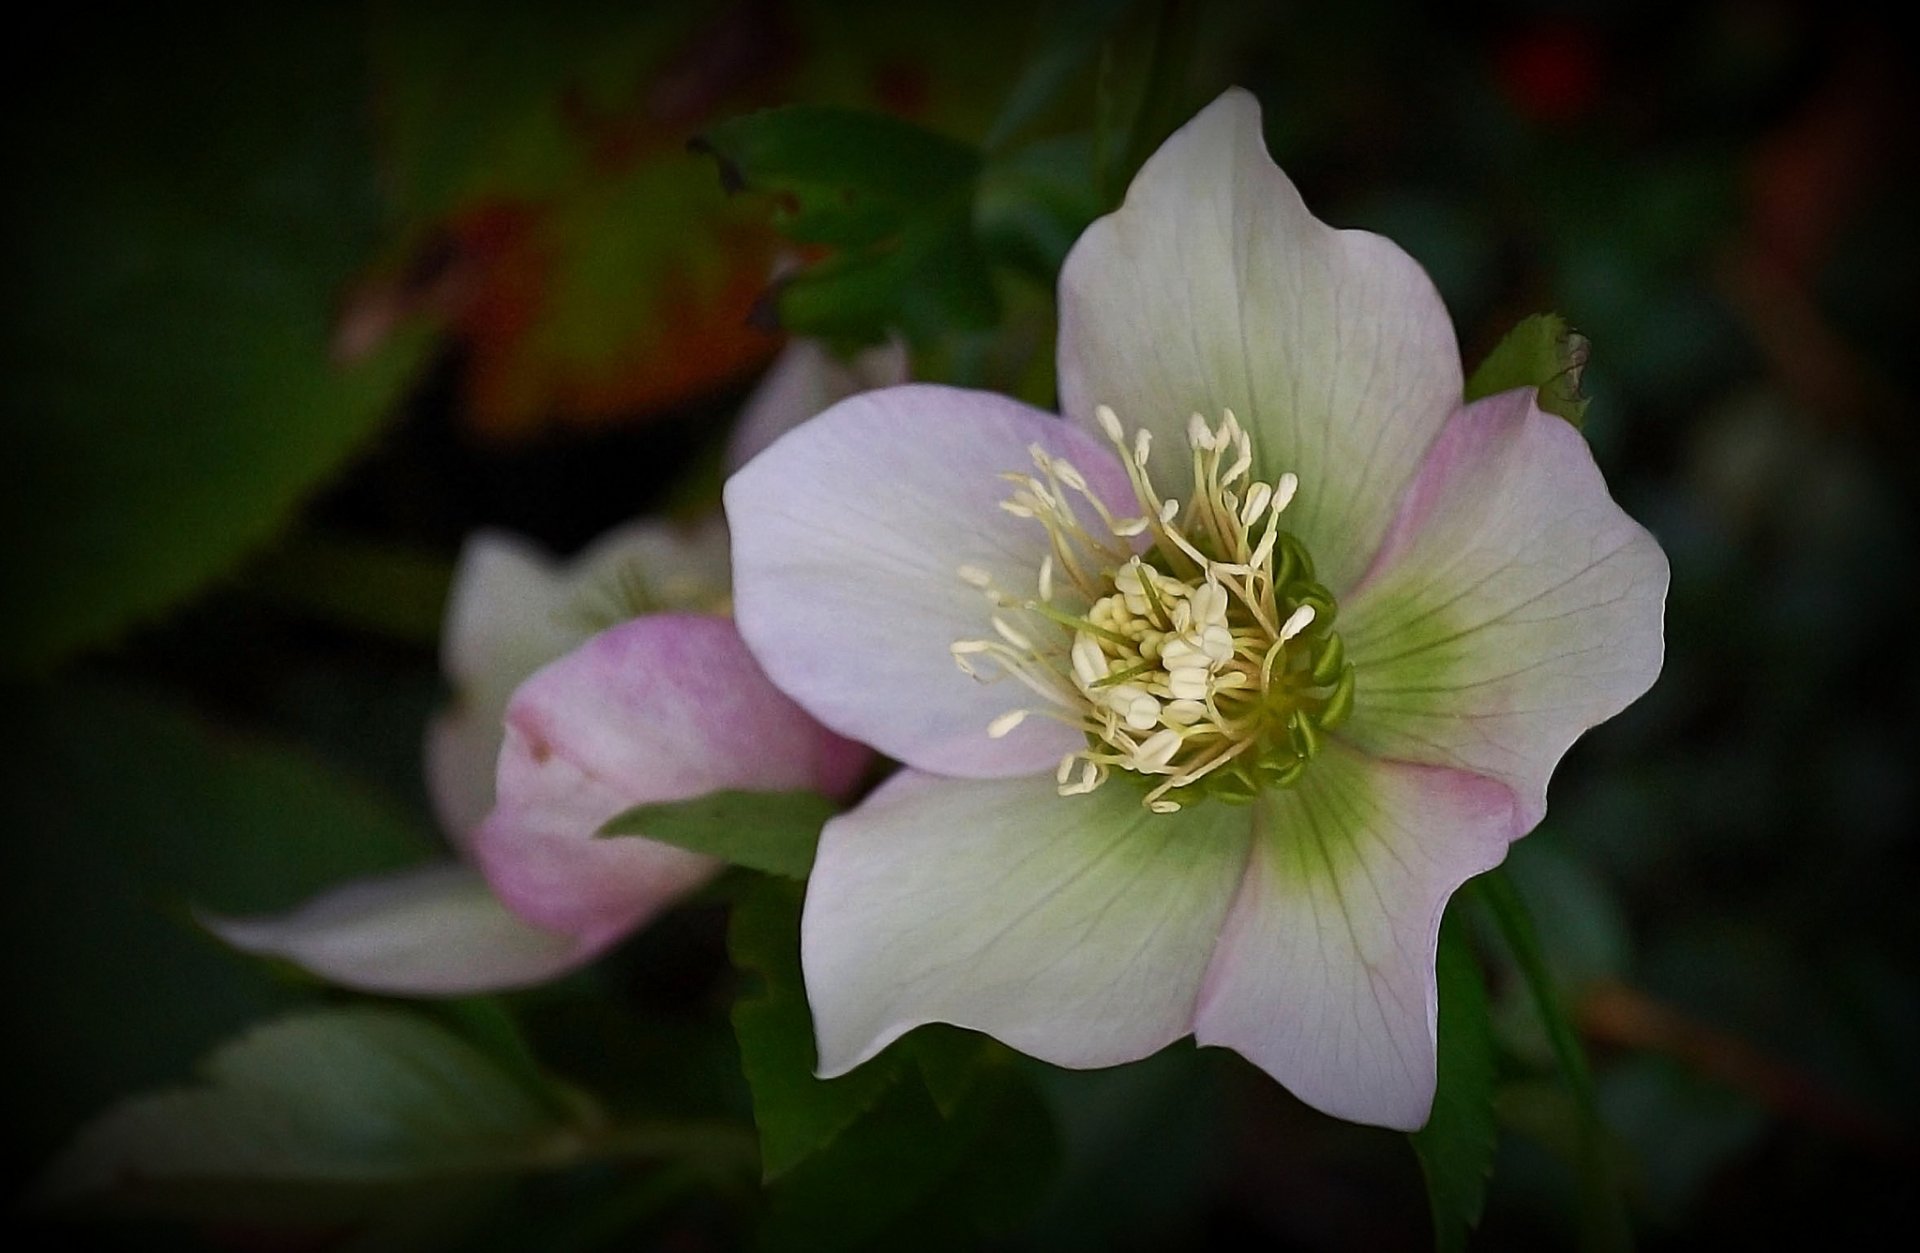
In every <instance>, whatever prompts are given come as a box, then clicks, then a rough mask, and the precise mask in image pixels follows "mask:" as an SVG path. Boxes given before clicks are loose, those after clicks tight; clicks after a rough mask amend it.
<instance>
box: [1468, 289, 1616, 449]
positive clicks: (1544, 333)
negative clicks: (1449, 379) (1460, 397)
mask: <svg viewBox="0 0 1920 1253" xmlns="http://www.w3.org/2000/svg"><path fill="white" fill-rule="evenodd" d="M1588 348H1589V345H1588V344H1587V337H1586V336H1584V335H1582V334H1580V332H1578V331H1576V330H1574V329H1573V328H1571V327H1569V326H1568V325H1567V320H1566V319H1565V318H1563V317H1561V316H1560V315H1559V314H1557V313H1536V314H1534V315H1533V316H1532V317H1530V318H1527V319H1525V320H1524V321H1522V322H1521V323H1520V324H1519V325H1518V326H1516V327H1514V328H1513V329H1512V330H1510V331H1508V332H1507V334H1506V337H1505V338H1503V339H1502V340H1501V341H1500V342H1499V343H1498V344H1495V345H1494V347H1493V351H1492V352H1490V353H1488V354H1487V357H1486V360H1484V361H1482V362H1481V363H1480V366H1479V368H1478V369H1476V370H1475V371H1474V372H1473V374H1472V376H1471V377H1469V378H1468V379H1467V389H1466V398H1467V399H1468V400H1469V401H1473V400H1479V399H1481V398H1482V397H1486V396H1494V395H1498V394H1499V393H1500V392H1504V391H1511V390H1512V389H1514V388H1516V387H1537V388H1539V389H1540V407H1541V408H1542V409H1544V410H1545V411H1546V412H1548V413H1552V414H1558V415H1559V416H1560V417H1563V418H1565V419H1566V420H1567V421H1569V422H1571V423H1573V424H1574V426H1576V427H1578V426H1580V425H1582V424H1583V423H1584V422H1585V421H1586V417H1587V398H1586V397H1585V396H1582V395H1581V394H1580V375H1581V373H1582V371H1584V370H1585V369H1586V368H1587V353H1588Z"/></svg>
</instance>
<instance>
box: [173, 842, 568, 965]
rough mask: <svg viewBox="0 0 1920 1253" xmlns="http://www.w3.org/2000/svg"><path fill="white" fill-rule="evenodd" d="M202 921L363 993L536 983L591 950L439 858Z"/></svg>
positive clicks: (232, 940) (234, 941) (245, 947)
mask: <svg viewBox="0 0 1920 1253" xmlns="http://www.w3.org/2000/svg"><path fill="white" fill-rule="evenodd" d="M201 922H202V923H203V924H204V925H205V926H206V927H207V929H208V930H210V931H212V932H213V933H214V934H215V935H218V936H219V937H220V938H221V939H223V940H225V941H226V942H227V943H228V944H231V945H233V947H235V948H237V949H239V950H241V951H242V952H246V953H252V954H255V955H256V956H260V957H279V958H284V959H285V960H287V961H290V962H293V963H294V964H295V965H297V966H300V967H301V968H302V969H304V970H307V971H309V972H310V973H312V974H315V975H318V976H319V977H320V978H322V979H326V980H328V981H330V982H333V983H337V984H340V985H341V986H343V987H349V988H358V989H359V990H361V991H363V992H381V993H389V994H394V995H400V996H465V995H468V994H471V993H475V992H488V991H496V990H499V989H503V988H516V987H524V986H527V985H529V984H535V983H542V982H544V981H546V980H548V979H551V978H553V977H554V976H556V975H558V974H561V973H562V972H564V971H566V970H569V969H571V968H573V967H574V966H577V965H580V964H581V963H582V962H585V961H586V960H588V959H589V958H590V957H592V956H593V952H594V950H593V949H592V948H590V947H589V946H587V945H584V944H582V943H580V942H579V941H578V940H576V939H574V938H573V937H571V936H563V935H555V934H553V933H551V932H547V931H541V930H539V929H537V928H535V927H531V926H529V925H527V924H526V923H524V922H522V921H521V920H520V919H519V918H517V917H515V916H514V915H513V914H512V913H511V912H509V911H508V909H507V907H506V906H504V905H502V904H501V903H500V902H499V900H498V899H496V898H495V897H494V895H493V892H492V891H491V890H490V889H489V888H488V887H487V884H486V880H485V879H483V878H481V877H480V872H479V871H477V870H474V869H472V868H471V867H468V866H463V865H459V864H457V863H453V862H447V863H443V864H438V865H431V866H424V867H421V868H420V869H417V870H408V871H403V872H401V873H399V874H393V875H385V876H381V877H379V878H371V879H362V880H359V881H357V882H354V883H349V884H346V885H344V886H342V887H338V888H335V889H333V890H332V891H329V892H325V893H322V894H321V895H319V896H316V897H314V898H313V899H312V900H310V901H308V902H306V903H305V904H303V905H301V906H299V907H298V908H296V909H293V910H292V911H290V912H288V913H285V914H281V915H278V916H274V917H256V918H219V917H214V916H211V915H202V916H201Z"/></svg>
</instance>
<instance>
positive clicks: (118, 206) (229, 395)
mask: <svg viewBox="0 0 1920 1253" xmlns="http://www.w3.org/2000/svg"><path fill="white" fill-rule="evenodd" d="M356 14H357V11H356V10H351V9H339V10H333V9H325V8H314V9H305V8H303V9H298V10H294V11H284V12H283V11H280V10H275V11H273V12H271V13H269V12H268V11H266V10H264V9H257V8H255V9H244V8H241V9H227V10H223V11H222V12H221V13H218V14H207V15H205V17H204V20H200V21H197V22H196V23H195V26H194V29H193V31H192V32H191V35H190V36H189V35H188V34H187V33H186V32H184V31H182V30H181V29H179V27H178V25H177V23H174V22H173V21H172V20H171V19H170V18H169V17H168V16H166V15H164V14H158V13H152V14H148V15H147V16H146V17H144V18H142V17H138V16H136V17H134V18H131V19H129V20H130V21H131V22H133V25H132V26H131V27H122V28H120V29H119V30H118V31H117V32H116V36H115V38H113V39H111V40H101V39H99V38H98V37H97V32H95V31H94V30H93V29H92V28H91V27H83V26H80V25H78V24H76V25H75V26H74V27H73V28H72V29H71V30H70V31H68V32H66V33H64V34H62V33H60V32H58V31H56V32H55V34H54V35H53V36H52V37H51V39H52V44H53V46H52V47H51V48H49V49H47V50H46V54H47V55H48V56H49V57H51V58H54V59H56V60H59V61H61V62H62V63H69V64H74V65H81V64H84V65H85V66H86V72H85V73H74V74H63V75H53V76H47V77H44V78H43V79H41V80H38V81H37V82H36V86H35V90H34V92H33V93H32V94H31V95H30V96H24V97H23V101H24V103H23V104H22V105H21V106H20V107H17V108H10V109H9V110H7V111H6V114H5V117H6V121H5V123H4V125H5V126H6V135H5V138H6V140H7V150H8V152H10V153H12V154H13V158H12V159H13V163H14V169H13V176H14V177H13V184H14V186H15V188H16V189H17V192H16V195H15V196H14V197H13V201H14V209H13V212H12V213H11V214H10V217H9V222H8V227H9V232H10V236H11V239H12V244H13V247H12V248H11V249H10V257H11V258H13V259H16V262H15V264H14V265H12V266H11V267H10V272H9V276H8V282H9V289H10V290H11V291H12V292H13V293H14V299H13V300H12V301H11V302H10V308H11V309H12V310H13V311H14V312H13V315H12V316H11V317H10V318H9V323H8V326H7V328H6V334H5V335H4V336H3V337H0V342H4V344H5V347H4V349H0V370H4V373H5V376H6V378H7V380H8V389H9V400H10V403H11V407H12V409H13V418H14V423H13V425H12V426H11V427H10V435H9V449H8V456H9V462H10V468H11V471H12V474H13V476H14V479H15V481H16V482H17V483H19V484H20V486H19V487H18V488H17V489H16V490H10V491H8V492H7V493H5V494H4V503H0V537H4V538H0V586H3V587H4V591H3V592H0V595H3V596H4V599H5V601H6V603H7V605H8V606H9V611H8V613H7V614H6V616H5V626H4V628H3V629H0V669H5V670H9V671H32V670H42V669H45V668H46V667H48V666H50V665H52V664H54V663H56V662H58V661H59V660H61V659H62V658H64V657H66V656H69V655H71V654H72V653H74V652H77V651H79V650H82V649H85V648H88V647H91V646H96V645H99V644H101V643H104V642H107V641H109V640H111V639H112V638H114V637H115V636H116V635H118V634H119V633H120V632H122V631H123V630H125V629H126V628H128V627H129V626H131V625H133V624H136V623H138V622H141V621H144V620H148V619H151V618H153V617H154V616H156V615H157V614H158V613H160V612H161V611H162V610H165V609H166V608H168V607H169V606H171V605H173V604H175V603H176V602H178V601H180V600H182V599H183V598H185V597H187V596H189V595H191V594H193V593H194V592H196V591H197V590H199V589H200V588H202V587H203V586H204V585H206V584H207V583H208V582H209V581H210V580H212V579H214V578H216V577H217V576H219V575H220V574H222V573H224V572H225V571H227V570H228V569H230V568H231V567H232V566H233V565H234V564H235V562H236V561H238V560H239V559H240V558H241V557H242V556H243V555H244V554H246V553H247V552H248V551H250V550H252V549H254V548H256V547H258V546H259V545H260V544H261V543H263V542H264V541H265V540H267V539H268V538H269V537H270V536H271V535H272V534H273V533H274V532H275V531H276V530H277V529H278V528H279V527H280V525H281V524H282V523H283V522H284V520H285V519H286V517H287V516H288V514H289V513H290V512H291V511H292V510H294V509H295V508H296V507H297V506H298V505H299V504H300V503H301V502H302V501H303V500H304V499H306V498H307V497H308V496H310V495H311V494H312V493H313V492H314V491H315V489H316V488H318V487H319V486H320V485H321V484H322V483H323V481H324V480H325V479H326V477H327V476H328V475H329V474H330V473H332V472H333V471H335V470H336V469H337V468H338V467H339V466H340V465H341V463H342V462H343V461H344V460H345V459H346V458H347V457H348V456H349V455H350V454H352V453H353V452H354V451H355V450H356V449H357V448H359V447H360V446H361V445H362V444H364V443H365V442H366V440H367V438H368V437H369V435H371V434H372V432H373V431H374V429H375V428H376V427H377V426H378V425H379V423H380V422H381V420H382V419H383V418H384V417H385V416H386V415H387V414H388V413H389V412H390V411H391V410H392V409H393V407H394V404H395V402H396V400H397V399H398V398H399V397H400V395H401V393H402V391H403V389H404V388H405V386H406V385H407V383H408V381H409V380H410V379H411V378H412V377H413V375H414V373H415V371H416V368H417V367H418V366H419V365H420V364H421V362H422V361H423V360H424V355H423V349H424V348H425V342H424V339H423V338H422V337H421V336H418V335H411V334H410V335H403V336H401V337H399V338H398V339H395V340H393V341H392V342H391V343H390V344H389V345H388V347H387V349H386V350H384V351H382V352H380V353H379V354H377V355H376V356H374V357H372V358H370V359H367V360H364V361H360V362H358V363H356V364H353V365H346V364H344V363H342V362H340V361H336V360H335V359H333V357H332V355H331V348H330V341H331V339H332V337H333V334H334V331H335V319H336V315H337V305H338V302H339V299H340V295H341V289H342V286H343V284H344V283H345V282H346V281H347V280H348V279H349V278H350V277H351V276H352V275H353V274H354V273H355V271H356V270H357V268H358V267H359V266H360V265H361V264H362V263H363V261H364V259H365V258H366V256H367V255H368V253H369V251H370V250H371V248H372V246H373V243H374V239H375V235H376V232H377V230H378V228H379V226H380V222H379V213H378V207H379V199H378V194H377V184H376V171H375V169H374V163H373V156H372V150H371V142H370V139H369V136H368V134H367V131H366V126H365V122H366V120H367V119H368V118H369V117H370V111H369V110H368V108H367V107H366V104H367V95H366V75H365V66H364V64H363V61H364V49H363V38H364V31H362V30H361V29H359V23H358V18H357V16H356ZM149 22H150V23H151V24H152V27H151V29H147V28H145V27H146V24H147V23H149Z"/></svg>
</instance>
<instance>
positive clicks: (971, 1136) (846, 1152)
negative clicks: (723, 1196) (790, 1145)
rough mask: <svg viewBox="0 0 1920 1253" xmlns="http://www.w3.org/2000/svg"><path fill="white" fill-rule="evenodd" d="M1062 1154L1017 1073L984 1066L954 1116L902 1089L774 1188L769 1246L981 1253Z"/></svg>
mask: <svg viewBox="0 0 1920 1253" xmlns="http://www.w3.org/2000/svg"><path fill="white" fill-rule="evenodd" d="M1058 1155H1059V1145H1058V1140H1057V1136H1056V1134H1055V1131H1054V1127H1053V1121H1052V1118H1051V1116H1050V1115H1049V1113H1048V1111H1047V1108H1046V1105H1045V1103H1044V1102H1043V1101H1042V1100H1041V1099H1040V1097H1039V1094H1038V1093H1036V1092H1035V1091H1034V1090H1033V1087H1032V1085H1030V1084H1029V1083H1027V1082H1026V1081H1025V1080H1024V1079H1023V1078H1021V1076H1020V1075H1019V1074H1018V1073H1016V1072H1015V1071H1013V1070H1012V1069H1010V1068H1008V1067H1005V1066H990V1067H987V1068H986V1069H985V1070H984V1071H983V1073H982V1074H981V1075H980V1077H979V1078H978V1079H977V1080H976V1081H975V1083H974V1085H973V1086H972V1088H971V1089H970V1090H969V1092H968V1095H967V1097H966V1099H965V1100H964V1101H962V1102H961V1103H960V1105H959V1106H958V1107H957V1108H956V1109H955V1110H954V1112H953V1113H952V1115H951V1116H943V1115H942V1114H941V1112H940V1110H939V1108H938V1107H937V1106H936V1105H935V1104H934V1103H933V1102H932V1101H931V1100H930V1099H929V1097H928V1095H927V1093H926V1091H925V1090H924V1089H923V1088H921V1087H920V1086H919V1085H918V1084H911V1083H903V1084H896V1085H894V1086H893V1087H892V1088H890V1089H888V1091H887V1092H886V1094H885V1096H884V1097H883V1098H882V1099H881V1100H880V1101H879V1102H878V1104H876V1106H875V1107H874V1108H873V1110H872V1111H871V1112H870V1113H868V1114H867V1115H866V1116H864V1117H862V1118H861V1119H860V1120H859V1121H858V1122H857V1123H855V1124H854V1125H853V1126H852V1127H850V1128H849V1129H848V1130H847V1131H846V1132H845V1133H844V1134H843V1135H841V1136H840V1137H839V1139H838V1140H837V1141H836V1142H835V1143H834V1145H833V1147H832V1148H831V1149H829V1150H827V1151H826V1152H823V1153H820V1154H818V1155H817V1156H815V1157H813V1158H812V1159H811V1160H809V1161H807V1162H805V1163H803V1164H802V1165H800V1166H799V1167H798V1168H797V1169H795V1170H794V1171H793V1172H792V1173H791V1174H789V1175H787V1176H786V1177H785V1178H783V1179H781V1180H780V1181H779V1182H778V1183H777V1184H776V1185H775V1186H774V1188H773V1190H772V1195H771V1197H770V1212H769V1215H768V1218H767V1221H766V1224H765V1226H764V1227H763V1228H762V1229H761V1233H760V1237H761V1238H760V1247H761V1248H763V1249H767V1250H794V1251H795V1253H803V1251H804V1253H814V1251H819V1253H829V1251H832V1250H857V1249H872V1250H891V1249H906V1248H911V1249H916V1250H923V1249H954V1250H970V1249H978V1248H980V1247H982V1245H983V1243H984V1242H986V1241H988V1240H990V1239H991V1238H992V1237H994V1236H997V1235H1001V1234H1004V1233H1005V1232H1006V1231H1008V1230H1009V1229H1011V1228H1012V1227H1013V1225H1014V1224H1015V1223H1016V1222H1018V1221H1019V1220H1020V1219H1021V1218H1023V1217H1025V1216H1026V1215H1027V1214H1028V1213H1030V1212H1031V1211H1032V1209H1033V1207H1034V1206H1035V1205H1036V1204H1037V1203H1038V1202H1039V1200H1040V1198H1041V1196H1042V1195H1043V1194H1044V1192H1045V1191H1046V1189H1047V1187H1048V1185H1049V1183H1050V1182H1051V1179H1052V1176H1053V1173H1054V1168H1055V1166H1056V1164H1057V1159H1058Z"/></svg>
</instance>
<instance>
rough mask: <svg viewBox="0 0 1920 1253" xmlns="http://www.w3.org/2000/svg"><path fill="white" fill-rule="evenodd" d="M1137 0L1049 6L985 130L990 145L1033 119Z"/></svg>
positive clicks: (1090, 58) (998, 143) (995, 146)
mask: <svg viewBox="0 0 1920 1253" xmlns="http://www.w3.org/2000/svg"><path fill="white" fill-rule="evenodd" d="M1137 2H1138V0H1075V2H1074V3H1070V4H1055V5H1052V6H1049V7H1048V9H1047V11H1046V18H1045V20H1044V21H1043V23H1042V26H1041V29H1040V31H1039V34H1038V38H1037V39H1036V41H1035V43H1036V46H1035V48H1034V51H1033V54H1032V55H1031V56H1030V57H1029V58H1028V59H1027V65H1026V68H1025V69H1023V70H1021V72H1020V77H1019V79H1018V80H1017V81H1016V82H1015V83H1014V85H1013V90H1012V91H1010V92H1008V93H1007V101H1006V103H1005V104H1004V105H1002V106H1001V109H1000V116H999V117H997V118H995V119H994V122H993V129H992V130H991V131H989V132H988V134H987V141H986V146H987V149H988V150H989V151H993V150H996V149H999V148H1000V147H1002V146H1003V145H1004V144H1005V143H1006V142H1007V141H1008V140H1009V139H1012V138H1013V137H1014V136H1016V135H1018V134H1019V133H1020V132H1021V131H1022V130H1023V129H1025V128H1026V127H1027V126H1029V125H1030V124H1032V123H1033V122H1034V121H1035V120H1036V119H1038V118H1039V117H1040V115H1041V114H1042V113H1044V112H1045V111H1046V110H1047V108H1048V107H1049V106H1050V105H1052V104H1053V102H1054V101H1055V100H1057V99H1058V98H1059V97H1060V95H1061V93H1062V92H1064V91H1065V90H1066V89H1067V85H1068V84H1069V83H1071V82H1072V81H1073V79H1074V78H1075V76H1076V75H1078V74H1079V73H1080V72H1081V71H1082V70H1084V69H1085V68H1086V67H1087V66H1088V65H1089V64H1090V63H1091V62H1092V61H1093V59H1094V55H1095V53H1097V52H1098V51H1099V50H1100V45H1101V43H1102V42H1104V41H1105V40H1106V39H1107V38H1108V36H1110V35H1111V34H1112V33H1113V31H1114V29H1115V27H1117V26H1118V25H1119V23H1120V19H1121V18H1123V17H1125V16H1126V14H1127V11H1128V10H1129V9H1131V8H1132V7H1133V6H1134V5H1135V4H1136V3H1137Z"/></svg>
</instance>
